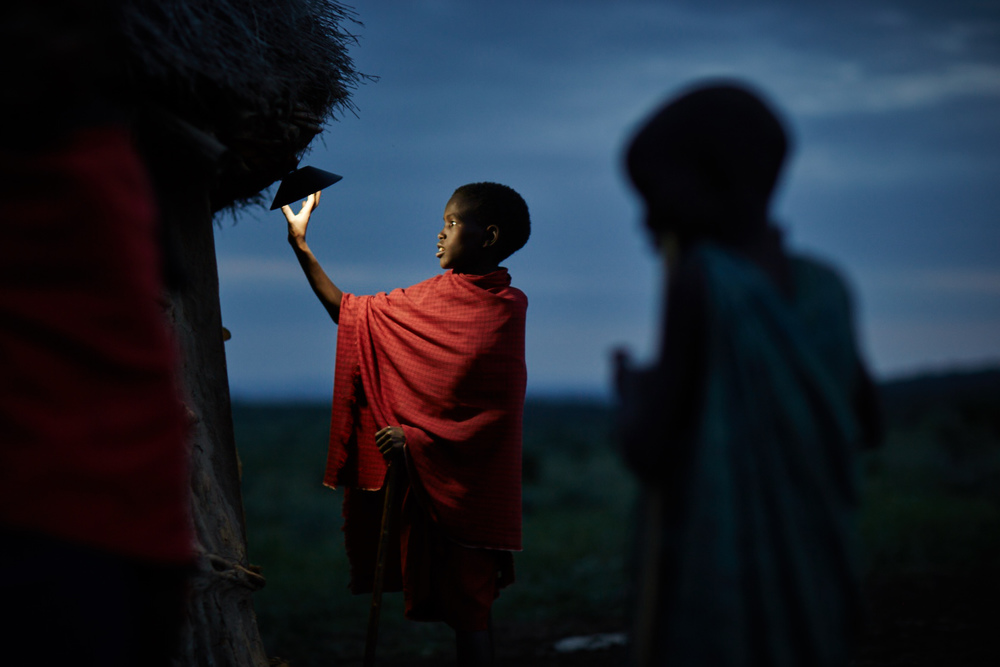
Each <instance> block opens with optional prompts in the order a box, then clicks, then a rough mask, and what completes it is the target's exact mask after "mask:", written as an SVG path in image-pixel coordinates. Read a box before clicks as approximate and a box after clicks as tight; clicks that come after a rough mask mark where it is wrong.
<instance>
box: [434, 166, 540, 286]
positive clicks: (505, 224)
mask: <svg viewBox="0 0 1000 667" xmlns="http://www.w3.org/2000/svg"><path fill="white" fill-rule="evenodd" d="M449 212H451V213H452V214H455V215H457V216H458V217H459V218H460V219H461V220H462V221H463V222H465V223H472V224H474V225H475V226H476V227H477V228H479V229H481V230H483V232H484V233H485V237H484V239H485V241H486V245H485V246H483V249H484V252H485V254H486V255H488V257H489V259H490V261H492V262H493V263H495V264H499V263H500V262H502V261H503V260H505V259H507V258H508V257H510V256H511V255H513V254H514V253H515V252H517V251H518V250H520V249H521V248H522V247H524V244H525V243H527V241H528V236H530V235H531V217H530V215H529V214H528V205H527V204H526V203H525V202H524V199H523V198H522V197H521V195H519V194H517V192H516V191H515V190H514V189H513V188H510V187H507V186H506V185H501V184H499V183H489V182H483V183H469V184H467V185H463V186H462V187H460V188H458V189H457V190H455V193H454V194H453V195H452V196H451V199H450V200H448V206H447V207H446V208H445V230H447V229H448V224H449V223H448V214H449ZM442 266H444V264H442ZM445 268H447V267H445Z"/></svg>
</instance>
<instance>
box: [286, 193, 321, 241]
mask: <svg viewBox="0 0 1000 667" xmlns="http://www.w3.org/2000/svg"><path fill="white" fill-rule="evenodd" d="M319 196H320V193H319V192H314V193H312V194H311V195H309V196H308V197H306V198H305V199H304V200H303V201H302V208H300V209H299V212H298V213H293V212H292V207H291V206H287V205H286V206H282V207H281V212H282V213H284V214H285V220H287V221H288V242H289V243H294V242H295V241H296V240H298V239H302V240H305V238H306V228H307V227H308V226H309V216H311V215H312V212H313V211H314V210H315V209H316V207H317V206H319Z"/></svg>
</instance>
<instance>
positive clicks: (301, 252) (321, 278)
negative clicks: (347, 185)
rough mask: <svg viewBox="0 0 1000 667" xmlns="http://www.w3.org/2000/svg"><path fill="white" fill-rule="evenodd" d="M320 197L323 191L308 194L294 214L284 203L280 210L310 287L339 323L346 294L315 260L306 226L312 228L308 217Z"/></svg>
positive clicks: (289, 239)
mask: <svg viewBox="0 0 1000 667" xmlns="http://www.w3.org/2000/svg"><path fill="white" fill-rule="evenodd" d="M319 196H320V193H318V192H315V193H313V194H311V195H309V196H308V197H307V198H306V199H305V201H303V202H302V208H301V209H299V212H298V213H293V212H292V208H291V207H290V206H282V207H281V212H282V213H284V214H285V220H287V221H288V243H289V244H290V245H291V246H292V250H294V251H295V256H296V257H298V259H299V265H300V266H301V267H302V271H303V272H305V274H306V278H307V279H308V280H309V286H310V287H312V289H313V292H315V293H316V296H317V297H318V298H319V300H320V302H322V304H323V307H324V308H326V312H328V313H330V318H331V319H333V321H334V323H339V322H340V302H341V300H342V299H343V297H344V293H343V292H341V291H340V288H339V287H337V286H336V285H334V284H333V281H332V280H330V277H329V276H327V275H326V271H324V270H323V267H322V266H320V264H319V260H317V259H316V256H315V255H313V253H312V250H310V249H309V246H308V245H307V244H306V228H307V227H309V216H311V215H312V212H313V210H314V209H315V208H316V207H317V206H319Z"/></svg>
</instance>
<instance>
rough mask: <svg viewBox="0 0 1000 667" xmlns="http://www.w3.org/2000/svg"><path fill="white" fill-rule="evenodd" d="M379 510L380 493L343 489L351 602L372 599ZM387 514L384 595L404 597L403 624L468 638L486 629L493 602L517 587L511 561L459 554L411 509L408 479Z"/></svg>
mask: <svg viewBox="0 0 1000 667" xmlns="http://www.w3.org/2000/svg"><path fill="white" fill-rule="evenodd" d="M384 503H385V495H384V488H383V489H382V490H380V491H362V490H357V489H351V488H346V489H344V517H345V521H344V536H345V541H346V542H347V545H348V552H347V553H348V558H349V560H350V562H351V583H350V589H351V592H352V593H354V594H364V593H371V592H372V583H373V582H374V579H375V563H376V557H377V556H378V542H379V535H380V533H381V519H382V509H383V506H384ZM390 513H391V517H392V518H391V522H390V538H389V540H388V550H387V552H386V556H385V558H386V564H385V574H384V578H383V588H382V590H383V591H384V592H387V593H389V592H395V591H403V601H404V613H405V615H406V618H408V619H410V620H412V621H444V622H445V623H447V624H448V625H449V626H451V627H452V628H454V629H455V630H461V631H465V632H474V631H476V630H485V629H486V628H487V627H489V618H490V610H491V608H492V606H493V601H494V600H496V598H497V597H498V596H499V595H500V589H501V588H504V587H506V586H509V585H510V584H512V583H513V582H514V557H513V554H512V553H511V552H510V551H501V550H499V549H474V548H471V547H463V546H461V545H460V544H457V543H455V542H453V541H452V540H450V539H448V538H447V537H446V536H445V535H443V534H442V533H441V531H440V530H439V529H438V527H437V525H436V524H435V523H434V522H433V521H431V520H430V518H429V517H428V516H427V513H426V512H425V511H424V510H423V508H422V507H421V506H420V505H419V503H418V502H416V500H415V498H414V496H413V493H412V490H411V489H410V488H409V486H408V482H407V481H406V480H405V475H404V479H403V480H402V484H401V487H400V488H399V490H398V491H397V493H396V496H395V503H394V506H393V507H392V508H391V510H390Z"/></svg>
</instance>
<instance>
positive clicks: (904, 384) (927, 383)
mask: <svg viewBox="0 0 1000 667" xmlns="http://www.w3.org/2000/svg"><path fill="white" fill-rule="evenodd" d="M880 392H881V396H882V405H883V409H884V410H885V415H886V419H887V421H888V422H889V423H890V424H899V423H903V422H912V421H915V420H919V419H920V418H922V417H923V416H925V415H927V414H928V413H929V412H933V411H935V410H938V409H944V408H958V407H961V406H969V405H975V406H978V407H979V408H980V410H989V411H991V412H994V414H995V415H996V416H997V418H1000V368H986V369H980V370H974V371H951V372H942V373H925V374H920V375H914V376H912V377H906V378H899V379H894V380H889V381H886V382H883V383H881V385H880ZM991 406H992V407H991Z"/></svg>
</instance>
